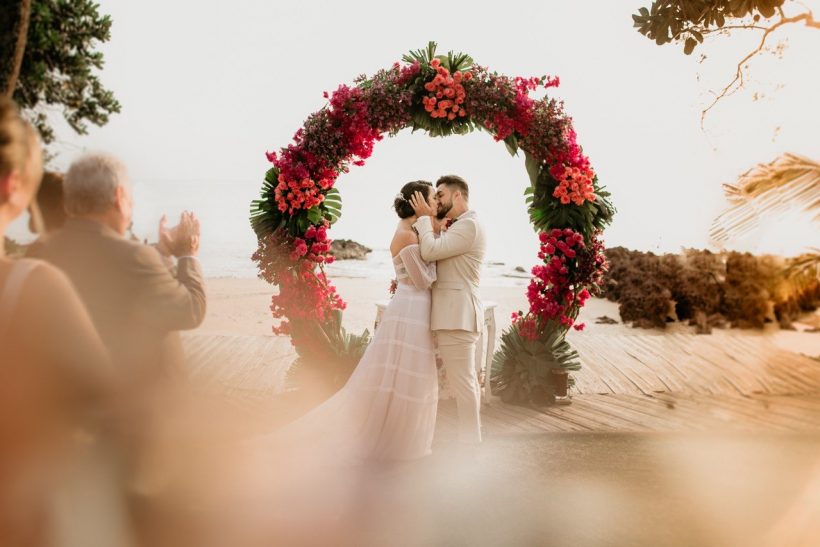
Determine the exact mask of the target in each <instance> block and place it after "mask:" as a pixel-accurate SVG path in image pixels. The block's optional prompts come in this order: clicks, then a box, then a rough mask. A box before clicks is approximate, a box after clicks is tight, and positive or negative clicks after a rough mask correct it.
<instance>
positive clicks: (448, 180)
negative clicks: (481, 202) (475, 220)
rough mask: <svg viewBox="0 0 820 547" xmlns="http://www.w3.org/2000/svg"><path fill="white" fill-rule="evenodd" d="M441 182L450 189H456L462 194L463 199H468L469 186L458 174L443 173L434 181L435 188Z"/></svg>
mask: <svg viewBox="0 0 820 547" xmlns="http://www.w3.org/2000/svg"><path fill="white" fill-rule="evenodd" d="M442 184H444V185H446V186H447V187H448V188H450V190H458V191H459V192H461V195H462V196H464V201H469V200H470V187H469V186H468V185H467V181H466V180H464V179H463V178H461V177H459V176H458V175H444V176H443V177H441V178H439V179H438V180H437V181H436V188H438V187H439V186H441V185H442Z"/></svg>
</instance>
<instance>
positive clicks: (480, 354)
mask: <svg viewBox="0 0 820 547" xmlns="http://www.w3.org/2000/svg"><path fill="white" fill-rule="evenodd" d="M388 304H390V300H379V301H378V302H376V321H375V322H374V324H373V330H374V331H375V330H376V329H377V328H379V323H380V322H381V319H382V315H383V314H384V310H385V309H386V308H387V305H388ZM483 304H484V328H483V329H482V330H481V332H480V333H479V338H478V342H477V343H476V349H475V365H476V377H477V378H478V381H479V382H480V383H481V385H482V390H481V393H482V400H483V402H484V403H485V404H489V403H490V371H491V370H492V366H493V355H494V354H495V308H496V307H498V304H497V303H495V302H487V301H485V302H483ZM440 393H441V394H442V395H445V396H444V397H442V398H445V399H446V398H449V397H448V396H446V394H447V393H446V392H444V391H442V392H440Z"/></svg>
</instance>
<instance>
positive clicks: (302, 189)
mask: <svg viewBox="0 0 820 547" xmlns="http://www.w3.org/2000/svg"><path fill="white" fill-rule="evenodd" d="M331 186H333V180H331V179H328V178H324V179H320V180H319V181H318V182H317V181H314V180H312V179H310V178H304V179H302V180H301V181H296V180H290V181H288V180H287V179H286V178H285V175H282V174H281V173H280V174H279V184H278V185H277V186H276V189H275V190H274V197H275V198H276V205H277V207H278V208H279V210H280V211H282V212H283V213H287V214H289V215H292V214H293V213H294V212H296V211H298V210H299V209H306V210H307V209H312V208H314V207H316V206H317V205H320V204H321V203H322V202H323V201H324V200H325V195H324V194H323V193H322V192H323V191H325V190H327V189H328V188H330V187H331Z"/></svg>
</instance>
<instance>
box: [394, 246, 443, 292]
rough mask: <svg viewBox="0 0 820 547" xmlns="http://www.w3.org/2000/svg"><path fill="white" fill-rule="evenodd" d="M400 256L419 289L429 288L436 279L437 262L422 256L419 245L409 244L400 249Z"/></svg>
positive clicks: (411, 279)
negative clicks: (431, 261)
mask: <svg viewBox="0 0 820 547" xmlns="http://www.w3.org/2000/svg"><path fill="white" fill-rule="evenodd" d="M399 258H401V262H402V264H403V265H404V269H405V270H406V271H407V275H408V276H409V277H410V281H412V282H413V285H415V286H416V288H417V289H429V288H430V286H431V285H432V284H433V282H434V281H435V280H436V264H435V263H434V262H433V263H430V262H425V261H424V260H423V259H422V258H421V252H420V251H419V246H418V245H409V246H407V247H405V248H404V249H402V250H401V251H399Z"/></svg>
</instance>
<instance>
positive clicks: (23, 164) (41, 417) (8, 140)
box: [0, 99, 127, 546]
mask: <svg viewBox="0 0 820 547" xmlns="http://www.w3.org/2000/svg"><path fill="white" fill-rule="evenodd" d="M41 176H42V152H41V149H40V144H39V142H38V139H37V136H36V134H35V133H34V130H33V129H32V128H31V127H30V126H29V125H28V124H27V123H26V122H24V121H23V120H22V119H21V118H20V117H19V115H18V113H17V111H16V108H15V107H14V105H13V103H11V102H10V101H8V100H5V99H0V241H2V240H3V237H2V236H3V234H4V233H5V231H6V228H7V227H8V225H9V224H10V223H11V222H12V221H13V220H14V219H15V218H17V217H18V216H20V214H22V212H23V211H24V210H25V209H26V208H27V207H28V206H29V204H30V202H31V200H32V198H33V196H34V195H35V193H36V192H37V186H38V184H39V182H40V178H41ZM113 385H114V370H113V369H112V368H111V366H110V363H109V361H108V356H107V354H106V350H105V347H104V346H103V344H102V341H101V340H100V338H99V336H98V335H97V333H96V331H95V330H94V326H93V324H92V322H91V318H90V317H89V315H88V313H87V311H86V309H85V307H84V306H83V304H82V302H81V301H80V299H79V297H78V296H77V294H76V293H75V291H74V289H73V288H72V286H71V283H70V282H69V281H68V279H67V278H66V277H65V275H64V274H62V273H61V272H60V271H59V270H57V269H56V268H54V267H52V266H50V265H48V264H46V263H43V262H40V261H36V260H18V261H11V260H8V259H7V258H6V257H5V256H4V255H3V249H2V247H0V545H4V546H6V545H9V546H11V545H68V544H72V543H74V544H88V543H87V542H88V541H89V540H90V538H91V537H93V538H95V540H100V541H103V543H105V544H111V545H123V544H127V540H126V538H125V536H124V535H123V533H122V530H123V527H122V526H121V524H122V521H123V513H122V511H118V510H117V506H118V505H117V499H118V496H117V493H116V482H115V481H111V480H110V479H111V476H112V475H111V474H110V473H109V474H107V475H106V473H105V472H104V471H102V468H103V467H105V466H106V465H107V464H110V459H106V457H105V456H104V455H103V453H104V452H105V451H104V450H102V449H100V448H99V447H96V448H95V447H94V437H93V436H91V435H90V434H89V432H93V431H95V429H96V428H97V425H98V422H99V421H100V418H101V417H102V416H104V415H105V414H106V413H107V412H108V410H109V405H110V403H111V401H112V400H113V399H114V397H113V396H112V393H113ZM80 431H84V432H85V434H84V435H83V436H82V441H80V440H79V438H80V436H79V432H80ZM89 456H91V457H93V459H94V461H95V470H94V472H93V473H92V474H86V473H82V472H78V471H79V470H80V469H85V470H88V469H89V468H88V466H87V464H88V462H89V460H90V458H89ZM110 467H111V466H110V465H108V468H109V469H110ZM80 476H82V477H83V479H82V480H80V481H79V482H78V479H79V477H80ZM119 499H120V500H121V498H119ZM92 500H94V501H92ZM89 503H90V504H91V505H93V506H94V508H93V509H89V507H90V506H89ZM119 507H120V508H121V507H122V504H121V503H120V504H119ZM92 512H93V513H95V514H94V515H91V513H92ZM90 515H91V516H92V520H91V521H89V520H87V519H86V518H85V517H89V516H90ZM94 519H104V520H105V521H106V526H105V527H104V528H98V529H95V530H92V529H91V528H93V527H94V526H93V525H92V524H93V523H94V522H96V520H94ZM118 523H119V524H118Z"/></svg>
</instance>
